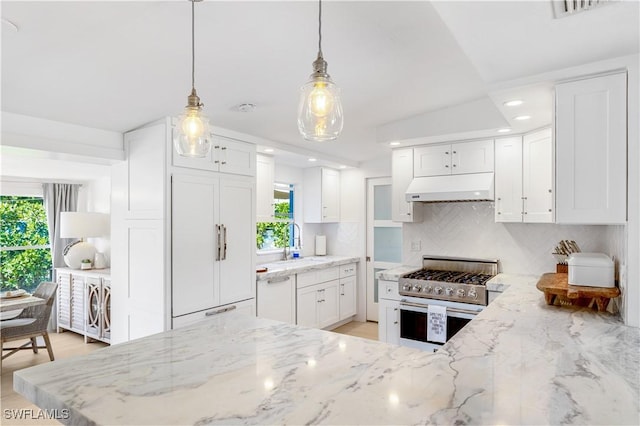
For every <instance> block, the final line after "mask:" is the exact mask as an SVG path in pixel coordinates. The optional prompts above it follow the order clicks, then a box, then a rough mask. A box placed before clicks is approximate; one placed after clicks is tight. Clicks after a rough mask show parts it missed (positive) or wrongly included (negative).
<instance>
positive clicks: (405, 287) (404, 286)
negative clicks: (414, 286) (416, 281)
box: [402, 284, 411, 291]
mask: <svg viewBox="0 0 640 426" xmlns="http://www.w3.org/2000/svg"><path fill="white" fill-rule="evenodd" d="M402 290H404V291H409V290H411V284H405V285H403V286H402Z"/></svg>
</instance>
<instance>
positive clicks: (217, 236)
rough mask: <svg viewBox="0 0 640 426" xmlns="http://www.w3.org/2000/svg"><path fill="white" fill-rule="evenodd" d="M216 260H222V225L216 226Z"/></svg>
mask: <svg viewBox="0 0 640 426" xmlns="http://www.w3.org/2000/svg"><path fill="white" fill-rule="evenodd" d="M216 243H217V244H216V260H220V249H221V246H220V225H216Z"/></svg>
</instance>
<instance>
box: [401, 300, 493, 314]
mask: <svg viewBox="0 0 640 426" xmlns="http://www.w3.org/2000/svg"><path fill="white" fill-rule="evenodd" d="M400 306H411V307H414V308H422V309H425V310H428V309H429V308H428V306H429V305H422V304H420V303H411V302H407V301H404V300H402V301H400ZM447 312H455V313H457V314H469V315H478V314H479V313H480V312H482V311H474V310H471V309H459V308H449V307H447Z"/></svg>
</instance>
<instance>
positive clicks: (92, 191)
mask: <svg viewBox="0 0 640 426" xmlns="http://www.w3.org/2000/svg"><path fill="white" fill-rule="evenodd" d="M78 211H86V212H96V213H106V214H110V213H111V177H110V176H105V177H101V178H99V179H96V180H92V181H89V182H86V183H84V184H83V185H82V187H81V188H80V191H79V192H78ZM109 223H110V221H109ZM87 241H88V242H90V243H92V244H93V245H94V246H95V247H96V250H97V251H98V252H100V253H102V254H104V256H105V258H106V261H107V267H108V266H110V265H111V238H110V237H104V238H87Z"/></svg>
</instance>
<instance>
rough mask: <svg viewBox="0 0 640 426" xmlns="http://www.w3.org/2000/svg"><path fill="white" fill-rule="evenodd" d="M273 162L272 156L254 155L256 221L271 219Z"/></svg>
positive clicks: (272, 208) (272, 207)
mask: <svg viewBox="0 0 640 426" xmlns="http://www.w3.org/2000/svg"><path fill="white" fill-rule="evenodd" d="M274 174H275V164H274V161H273V157H269V156H266V155H260V154H258V155H257V156H256V200H257V201H256V221H257V222H272V221H273V211H274V206H273V182H274Z"/></svg>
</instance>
